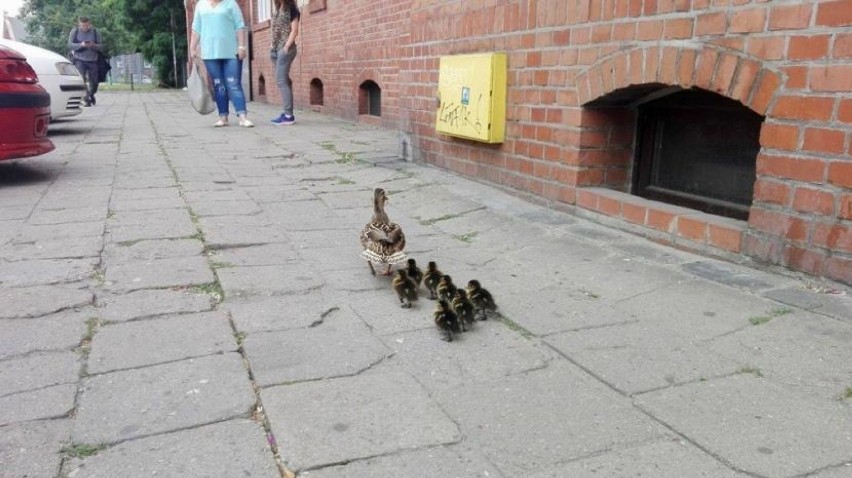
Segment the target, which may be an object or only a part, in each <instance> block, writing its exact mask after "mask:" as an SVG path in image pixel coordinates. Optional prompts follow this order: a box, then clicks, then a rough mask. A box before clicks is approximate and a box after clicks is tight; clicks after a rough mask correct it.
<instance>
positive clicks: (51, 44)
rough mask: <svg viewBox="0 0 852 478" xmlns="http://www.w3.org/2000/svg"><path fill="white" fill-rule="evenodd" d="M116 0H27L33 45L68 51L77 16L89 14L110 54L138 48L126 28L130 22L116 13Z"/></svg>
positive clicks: (24, 10)
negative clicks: (69, 38)
mask: <svg viewBox="0 0 852 478" xmlns="http://www.w3.org/2000/svg"><path fill="white" fill-rule="evenodd" d="M115 3H116V0H100V1H94V2H91V1H85V0H26V1H25V2H24V4H23V7H22V8H21V13H22V15H21V17H22V19H23V21H24V22H25V23H26V25H27V32H28V33H29V35H30V38H29V40H28V42H29V43H32V44H33V45H38V46H40V47H42V48H47V49H48V50H52V51H55V52H57V53H59V54H61V55H67V54H68V37H69V35H70V33H71V30H72V29H74V27H75V26H76V25H77V17H79V16H81V15H82V16H87V17H89V18H90V19H91V20H92V25H93V26H94V27H95V28H97V29H98V33H100V35H101V38H103V42H104V45H105V53H106V54H107V55H108V56H112V55H118V54H122V53H131V52H133V51H134V47H133V45H134V44H135V40H134V35H133V33H132V32H131V31H128V30H127V29H126V28H125V25H127V24H128V22H126V21H125V19H124V18H122V16H121V15H116V14H115V11H116V8H115Z"/></svg>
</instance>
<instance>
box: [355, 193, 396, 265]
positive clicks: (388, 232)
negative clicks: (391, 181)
mask: <svg viewBox="0 0 852 478" xmlns="http://www.w3.org/2000/svg"><path fill="white" fill-rule="evenodd" d="M387 200H388V195H387V193H386V192H385V190H384V189H382V188H376V189H375V190H374V191H373V218H372V219H371V220H370V222H369V223H368V224H367V225H366V226H364V229H362V230H361V234H360V235H359V239H360V241H361V247H363V248H364V251H363V252H362V253H361V256H363V257H364V259H367V265H368V266H369V267H370V273H372V274H373V275H376V270H375V269H374V268H373V262H376V263H379V264H387V266H388V268H387V270H386V271H385V272H383V273H382V275H390V273H391V266H393V265H394V264H398V263H400V262H402V261H404V260H405V259H406V256H405V253H404V252H402V250H403V249H404V248H405V234H403V232H402V228H401V227H399V224H396V223H394V222H391V220H390V219H389V218H388V215H387V214H386V213H385V203H386V202H387Z"/></svg>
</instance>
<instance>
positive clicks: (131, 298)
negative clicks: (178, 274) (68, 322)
mask: <svg viewBox="0 0 852 478" xmlns="http://www.w3.org/2000/svg"><path fill="white" fill-rule="evenodd" d="M98 306H99V307H100V315H101V317H102V318H103V319H104V320H105V321H108V322H127V321H129V320H136V319H144V318H148V317H154V316H158V315H164V314H179V313H191V312H205V311H208V310H211V309H213V297H211V296H210V295H208V294H200V293H195V292H191V291H188V290H180V289H178V290H172V289H147V290H140V291H136V292H131V293H129V294H119V295H102V296H99V297H98Z"/></svg>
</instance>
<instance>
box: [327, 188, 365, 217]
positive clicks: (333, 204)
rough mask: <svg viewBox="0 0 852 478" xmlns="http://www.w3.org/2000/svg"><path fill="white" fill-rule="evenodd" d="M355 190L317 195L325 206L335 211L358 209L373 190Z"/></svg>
mask: <svg viewBox="0 0 852 478" xmlns="http://www.w3.org/2000/svg"><path fill="white" fill-rule="evenodd" d="M357 188H358V189H356V190H354V191H353V190H349V191H340V192H337V191H332V192H327V193H321V194H319V199H320V201H322V202H323V203H325V205H326V206H328V207H330V208H331V209H333V210H335V211H339V210H341V209H352V208H360V207H362V206H363V204H364V202H365V201H364V199H365V198H370V197H372V195H373V190H372V189H370V188H365V187H364V186H360V185H359V186H357Z"/></svg>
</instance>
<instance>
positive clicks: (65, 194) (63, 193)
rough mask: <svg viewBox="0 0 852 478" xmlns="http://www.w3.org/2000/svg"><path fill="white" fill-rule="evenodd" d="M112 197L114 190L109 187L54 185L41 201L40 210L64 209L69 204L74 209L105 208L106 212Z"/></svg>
mask: <svg viewBox="0 0 852 478" xmlns="http://www.w3.org/2000/svg"><path fill="white" fill-rule="evenodd" d="M111 195H112V188H111V187H110V186H108V185H100V186H99V185H92V184H89V185H85V186H84V185H80V184H77V185H74V184H68V185H63V184H62V183H59V184H56V185H54V187H51V188H49V189H48V190H47V193H46V194H45V195H44V197H43V198H42V199H41V201H39V208H42V209H64V208H66V207H68V205H69V204H71V205H73V206H74V207H87V206H94V207H103V208H104V210H106V206H107V204H109V197H110V196H111Z"/></svg>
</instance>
